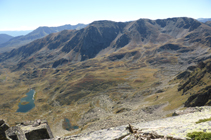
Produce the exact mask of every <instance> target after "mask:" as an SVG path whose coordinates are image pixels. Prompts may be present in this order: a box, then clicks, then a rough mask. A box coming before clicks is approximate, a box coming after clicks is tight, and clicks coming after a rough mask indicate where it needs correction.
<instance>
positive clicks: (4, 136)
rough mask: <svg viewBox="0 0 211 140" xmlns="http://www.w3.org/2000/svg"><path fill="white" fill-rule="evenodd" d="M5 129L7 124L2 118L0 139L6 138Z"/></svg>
mask: <svg viewBox="0 0 211 140" xmlns="http://www.w3.org/2000/svg"><path fill="white" fill-rule="evenodd" d="M7 129H9V126H8V125H7V124H6V123H5V121H4V120H1V119H0V140H8V139H7V137H6V134H5V131H6V130H7Z"/></svg>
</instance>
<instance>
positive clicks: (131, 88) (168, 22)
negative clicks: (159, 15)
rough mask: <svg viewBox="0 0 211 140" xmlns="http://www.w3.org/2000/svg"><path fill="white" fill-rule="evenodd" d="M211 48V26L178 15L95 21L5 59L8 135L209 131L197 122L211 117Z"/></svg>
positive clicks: (2, 76)
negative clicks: (162, 17)
mask: <svg viewBox="0 0 211 140" xmlns="http://www.w3.org/2000/svg"><path fill="white" fill-rule="evenodd" d="M210 47H211V27H210V26H209V22H206V23H202V22H199V21H197V20H195V19H192V18H187V17H178V18H168V19H157V20H150V19H139V20H136V21H130V22H113V21H107V20H102V21H94V22H92V23H90V24H89V25H87V26H86V27H85V28H82V29H79V30H62V31H60V32H56V33H51V34H49V35H46V36H45V37H43V38H40V39H37V40H34V41H32V42H31V43H28V44H25V45H23V46H21V47H19V48H17V49H13V50H11V51H10V52H4V53H1V54H0V89H3V90H0V98H1V99H3V100H1V102H0V118H2V119H3V120H4V122H6V123H7V126H11V127H10V128H9V129H8V130H5V131H6V132H8V133H6V134H8V136H12V137H13V136H14V134H16V133H13V127H14V128H15V130H17V131H18V132H19V131H20V133H22V134H23V133H24V134H27V133H28V131H27V130H26V129H25V128H27V129H28V128H29V127H26V126H25V125H24V124H25V123H24V124H22V122H23V121H24V120H25V121H26V120H28V121H29V126H30V129H31V127H32V128H33V123H31V121H32V120H38V119H40V120H46V121H47V122H48V123H44V122H43V123H44V124H47V125H48V126H49V127H50V128H51V132H52V134H53V136H59V137H61V138H65V139H68V138H69V139H82V138H84V139H119V138H121V139H133V138H134V137H136V138H140V139H142V138H143V139H145V138H148V137H150V138H154V139H155V138H156V139H164V138H166V137H168V136H172V137H173V138H178V139H184V138H185V137H186V132H189V130H190V129H191V127H192V128H194V129H193V130H190V131H195V130H197V131H198V130H199V129H198V127H202V126H203V125H205V127H208V125H209V122H205V123H199V124H194V123H195V122H196V121H197V120H198V119H203V118H209V117H210V116H209V115H210V114H209V107H204V108H203V107H202V108H198V107H199V106H209V105H210V104H211V100H210V89H211V88H210V87H211V75H210V73H211V69H210V65H211V49H210ZM29 91H34V92H33V94H30V93H29ZM29 94H30V95H31V96H28V95H29ZM29 98H30V99H29ZM20 106H21V107H23V108H22V109H23V111H21V112H20V111H19V107H20ZM188 107H194V109H189V111H187V110H186V111H184V112H189V113H188V114H187V113H184V112H183V111H182V110H185V109H186V108H188ZM178 110H181V111H178ZM200 111H201V112H200ZM200 113H204V114H206V115H207V116H203V114H200ZM175 115H179V116H176V117H172V116H175ZM192 115H193V116H192ZM194 115H196V116H195V117H194ZM167 117H170V118H167ZM184 119H185V121H183V120H184ZM17 124H20V125H17ZM36 124H39V126H42V121H38V122H37V123H36ZM40 124H41V125H40ZM129 124H130V125H129ZM34 128H38V127H34ZM126 128H127V129H126ZM43 129H44V128H43ZM202 130H203V131H206V132H209V129H206V130H204V129H202ZM5 131H4V132H5ZM33 131H35V132H36V133H37V130H35V129H34V130H33ZM44 131H45V132H46V133H47V130H46V129H45V130H42V132H44ZM10 132H11V133H10ZM155 132H156V133H155ZM108 135H109V136H108ZM1 136H2V137H4V136H5V135H3V133H2V135H1ZM17 136H18V135H17ZM46 136H48V139H50V138H53V137H52V135H51V134H50V132H49V131H48V135H47V134H46ZM107 136H108V137H107ZM24 137H31V134H29V135H28V134H27V136H24ZM41 137H42V136H41ZM54 138H55V137H54ZM41 139H42V138H41Z"/></svg>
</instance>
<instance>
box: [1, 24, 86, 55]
mask: <svg viewBox="0 0 211 140" xmlns="http://www.w3.org/2000/svg"><path fill="white" fill-rule="evenodd" d="M85 26H86V25H85V24H77V25H69V24H67V25H63V26H58V27H45V26H44V27H39V28H37V29H35V30H33V31H32V32H30V33H28V34H26V35H22V36H17V37H14V38H11V39H10V40H8V41H4V43H1V44H0V51H2V52H3V51H9V50H12V49H14V48H18V47H20V46H23V45H26V44H28V43H30V42H32V41H34V40H36V39H39V38H42V37H44V36H46V35H48V34H51V33H55V32H59V31H62V30H74V29H76V30H78V29H81V28H83V27H85Z"/></svg>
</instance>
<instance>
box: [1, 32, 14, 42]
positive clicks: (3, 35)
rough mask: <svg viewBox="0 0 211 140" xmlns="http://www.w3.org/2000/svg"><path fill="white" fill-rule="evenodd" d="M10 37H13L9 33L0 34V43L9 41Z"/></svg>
mask: <svg viewBox="0 0 211 140" xmlns="http://www.w3.org/2000/svg"><path fill="white" fill-rule="evenodd" d="M11 38H13V37H12V36H10V35H7V34H0V44H2V43H5V42H7V41H9V40H10V39H11Z"/></svg>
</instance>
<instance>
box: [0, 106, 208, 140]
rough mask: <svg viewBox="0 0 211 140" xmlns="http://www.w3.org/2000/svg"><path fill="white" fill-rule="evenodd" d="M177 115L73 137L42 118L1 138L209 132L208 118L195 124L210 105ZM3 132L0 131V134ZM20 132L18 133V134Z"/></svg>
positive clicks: (168, 138)
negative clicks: (55, 131) (59, 133)
mask: <svg viewBox="0 0 211 140" xmlns="http://www.w3.org/2000/svg"><path fill="white" fill-rule="evenodd" d="M175 114H177V116H173V117H168V118H164V119H160V120H154V121H149V122H144V123H139V122H136V123H133V124H129V125H123V126H118V127H112V128H108V129H102V130H99V131H91V132H89V133H82V134H79V135H73V136H64V137H59V136H55V137H53V134H52V133H51V130H50V128H49V126H48V124H47V122H46V121H45V120H35V121H25V122H23V123H21V124H18V125H16V126H13V127H11V128H9V127H8V128H7V130H6V131H5V134H6V135H5V138H6V137H8V138H12V139H14V137H15V136H16V139H18V140H25V139H27V140H38V139H46V140H47V139H48V140H99V139H101V140H139V139H143V140H145V139H146V140H151V139H152V140H153V139H155V140H186V139H187V138H188V137H187V133H190V132H193V131H198V132H211V129H210V126H211V121H210V120H209V121H205V122H201V123H197V122H198V121H199V120H201V119H207V118H210V117H211V107H208V106H207V107H192V108H187V109H185V110H177V111H175ZM2 132H3V131H2V130H1V133H2ZM22 133H23V134H24V135H21V134H22Z"/></svg>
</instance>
